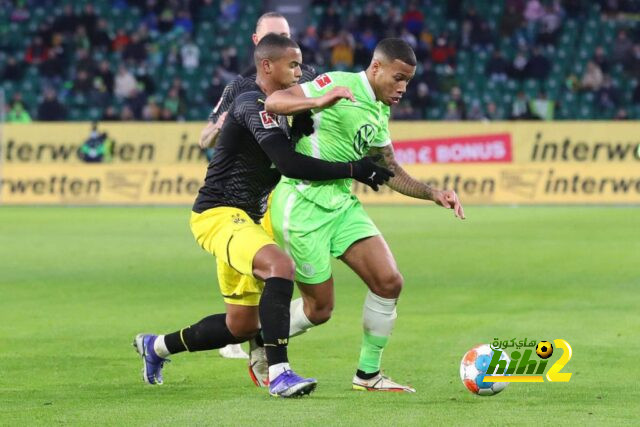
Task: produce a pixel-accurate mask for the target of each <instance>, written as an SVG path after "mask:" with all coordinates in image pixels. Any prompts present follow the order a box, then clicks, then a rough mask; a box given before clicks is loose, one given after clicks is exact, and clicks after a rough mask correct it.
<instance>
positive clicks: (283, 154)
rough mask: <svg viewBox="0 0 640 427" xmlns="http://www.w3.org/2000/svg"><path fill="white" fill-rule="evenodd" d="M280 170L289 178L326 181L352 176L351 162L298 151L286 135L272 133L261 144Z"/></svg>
mask: <svg viewBox="0 0 640 427" xmlns="http://www.w3.org/2000/svg"><path fill="white" fill-rule="evenodd" d="M260 145H261V147H262V149H263V150H264V152H265V153H267V156H269V158H270V159H271V161H272V162H273V164H274V165H275V166H276V168H278V170H279V171H280V172H281V173H282V174H283V175H284V176H288V177H289V178H295V179H308V180H310V181H326V180H329V179H339V178H350V177H351V170H352V167H351V165H350V164H349V163H342V162H335V163H334V162H327V161H325V160H320V159H314V158H313V157H309V156H305V155H303V154H300V153H297V152H296V151H295V150H294V149H293V146H292V145H291V141H289V139H288V138H287V137H286V136H285V135H284V134H281V135H272V136H270V137H268V138H267V139H265V140H264V141H263V142H262V144H260Z"/></svg>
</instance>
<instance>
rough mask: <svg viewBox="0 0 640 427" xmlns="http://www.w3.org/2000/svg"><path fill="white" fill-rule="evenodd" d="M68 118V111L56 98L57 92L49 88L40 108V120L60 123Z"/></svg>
mask: <svg viewBox="0 0 640 427" xmlns="http://www.w3.org/2000/svg"><path fill="white" fill-rule="evenodd" d="M66 118H67V110H66V109H65V108H64V105H62V104H61V103H60V102H59V101H58V98H57V96H56V92H55V91H54V90H53V89H51V88H47V89H45V91H44V98H43V100H42V102H41V103H40V105H39V106H38V120H41V121H59V120H65V119H66Z"/></svg>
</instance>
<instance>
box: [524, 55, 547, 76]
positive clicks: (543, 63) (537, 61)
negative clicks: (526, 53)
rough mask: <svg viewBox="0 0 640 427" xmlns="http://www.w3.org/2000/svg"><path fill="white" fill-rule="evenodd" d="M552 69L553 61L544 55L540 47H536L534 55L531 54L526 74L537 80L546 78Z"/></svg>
mask: <svg viewBox="0 0 640 427" xmlns="http://www.w3.org/2000/svg"><path fill="white" fill-rule="evenodd" d="M550 71H551V62H550V61H549V60H548V59H547V57H546V56H544V54H543V53H542V49H541V48H540V47H535V48H534V49H533V56H531V58H530V59H529V61H528V62H527V65H526V71H525V74H526V76H527V77H529V78H532V79H536V80H544V79H546V78H547V76H548V75H549V72H550Z"/></svg>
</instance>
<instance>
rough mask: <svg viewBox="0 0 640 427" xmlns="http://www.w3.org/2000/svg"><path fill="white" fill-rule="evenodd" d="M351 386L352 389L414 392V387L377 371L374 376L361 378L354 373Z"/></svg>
mask: <svg viewBox="0 0 640 427" xmlns="http://www.w3.org/2000/svg"><path fill="white" fill-rule="evenodd" d="M352 387H353V389H354V390H359V391H400V392H407V393H415V392H416V389H415V388H413V387H409V386H408V385H402V384H398V383H397V382H395V381H393V380H392V379H391V378H389V377H385V376H384V375H382V374H381V373H378V375H376V376H375V377H373V378H371V379H368V380H363V379H362V378H360V377H358V376H357V375H355V376H354V377H353V384H352Z"/></svg>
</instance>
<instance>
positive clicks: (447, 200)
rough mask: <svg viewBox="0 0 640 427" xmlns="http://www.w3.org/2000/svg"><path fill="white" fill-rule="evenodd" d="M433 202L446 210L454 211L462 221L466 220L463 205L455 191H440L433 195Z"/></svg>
mask: <svg viewBox="0 0 640 427" xmlns="http://www.w3.org/2000/svg"><path fill="white" fill-rule="evenodd" d="M433 201H434V202H436V203H437V204H438V205H440V206H442V207H443V208H446V209H453V213H454V214H455V215H456V216H457V217H458V218H460V219H465V216H464V209H462V203H460V199H458V195H457V194H456V192H455V191H453V190H443V191H438V192H437V193H435V194H434V195H433Z"/></svg>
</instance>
